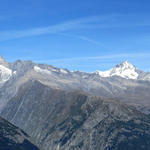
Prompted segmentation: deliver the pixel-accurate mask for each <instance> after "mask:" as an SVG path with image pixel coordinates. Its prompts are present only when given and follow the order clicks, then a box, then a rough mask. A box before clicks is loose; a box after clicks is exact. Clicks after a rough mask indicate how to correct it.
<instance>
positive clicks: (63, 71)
mask: <svg viewBox="0 0 150 150" xmlns="http://www.w3.org/2000/svg"><path fill="white" fill-rule="evenodd" d="M60 72H61V73H64V74H67V73H68V72H67V71H66V70H64V69H60Z"/></svg>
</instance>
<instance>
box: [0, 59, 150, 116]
mask: <svg viewBox="0 0 150 150" xmlns="http://www.w3.org/2000/svg"><path fill="white" fill-rule="evenodd" d="M0 58H1V59H0V87H1V92H0V99H1V100H0V103H1V104H0V111H1V110H2V108H3V106H4V105H5V104H7V102H8V101H9V99H11V97H13V96H14V95H15V94H16V92H17V91H18V89H19V87H20V86H21V85H22V84H24V83H26V82H27V81H28V80H37V81H39V82H41V83H42V84H44V85H47V86H50V87H52V88H54V89H63V90H68V91H72V90H83V91H85V92H87V93H89V94H92V95H96V96H104V97H108V98H116V99H119V100H121V101H124V102H126V103H127V104H129V105H131V106H133V107H135V108H136V109H138V110H141V111H142V112H145V113H150V101H149V99H150V94H149V93H150V73H149V72H144V71H141V70H139V69H137V68H136V67H135V66H133V65H132V64H131V63H129V62H128V61H125V62H122V63H121V64H119V65H116V66H115V67H114V68H113V69H111V70H109V71H106V72H101V71H96V72H93V73H87V72H80V71H69V70H67V69H60V68H57V67H54V66H51V65H47V64H36V63H33V62H32V61H21V60H18V61H16V62H14V63H8V62H6V61H5V60H4V59H3V58H2V57H0Z"/></svg>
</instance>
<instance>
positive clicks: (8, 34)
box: [0, 16, 100, 41]
mask: <svg viewBox="0 0 150 150" xmlns="http://www.w3.org/2000/svg"><path fill="white" fill-rule="evenodd" d="M99 19H100V18H99V17H98V16H92V17H86V18H79V19H75V20H69V21H66V22H63V23H60V24H56V25H52V26H48V27H40V28H33V29H27V30H15V31H1V32H0V41H5V40H9V39H15V38H22V37H29V36H37V35H44V34H52V33H59V32H65V31H69V30H73V29H80V28H82V25H83V24H88V23H92V22H97V21H98V20H99Z"/></svg>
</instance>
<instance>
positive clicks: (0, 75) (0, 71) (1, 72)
mask: <svg viewBox="0 0 150 150" xmlns="http://www.w3.org/2000/svg"><path fill="white" fill-rule="evenodd" d="M11 76H12V70H10V69H9V68H7V67H5V66H3V65H0V83H5V82H6V81H8V80H9V79H10V77H11Z"/></svg>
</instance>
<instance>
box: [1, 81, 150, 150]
mask: <svg viewBox="0 0 150 150" xmlns="http://www.w3.org/2000/svg"><path fill="white" fill-rule="evenodd" d="M2 115H3V116H4V117H5V118H6V119H8V120H10V121H11V122H13V123H14V124H16V125H17V126H19V127H21V128H22V129H24V130H25V131H26V132H27V133H28V134H29V135H30V136H32V137H34V138H35V139H36V142H37V143H38V144H39V145H40V146H41V147H42V148H43V149H44V150H53V149H54V150H55V149H56V150H112V149H113V150H120V149H121V150H127V149H128V150H133V149H136V150H142V149H143V150H148V149H149V147H150V142H149V141H150V118H149V116H147V115H144V114H142V113H140V112H138V111H136V110H134V109H132V108H130V107H129V106H127V105H126V104H124V103H121V102H120V101H116V100H113V99H107V98H101V97H96V96H91V95H89V94H86V93H85V92H81V91H74V92H66V91H63V90H60V89H57V90H56V89H52V88H50V87H48V86H45V85H43V84H41V83H40V82H38V81H34V80H31V81H29V82H27V83H26V84H24V85H23V86H22V87H21V88H20V89H19V91H18V93H17V94H16V96H15V97H13V98H12V99H11V100H10V101H9V103H8V104H7V106H6V107H5V109H4V110H3V112H2Z"/></svg>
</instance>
